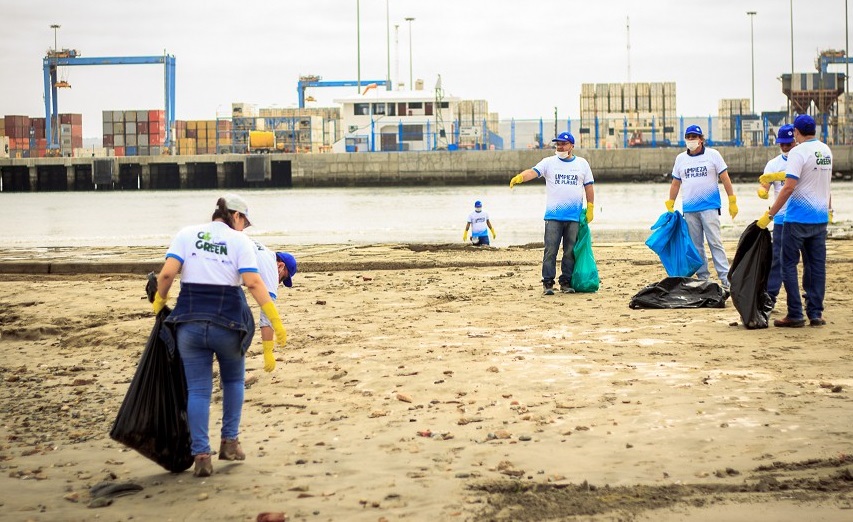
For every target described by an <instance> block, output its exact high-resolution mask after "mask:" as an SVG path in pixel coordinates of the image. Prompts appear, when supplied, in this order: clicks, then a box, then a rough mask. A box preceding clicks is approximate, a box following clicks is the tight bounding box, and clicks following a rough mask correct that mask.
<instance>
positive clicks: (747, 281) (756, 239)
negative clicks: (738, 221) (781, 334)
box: [729, 221, 773, 330]
mask: <svg viewBox="0 0 853 522" xmlns="http://www.w3.org/2000/svg"><path fill="white" fill-rule="evenodd" d="M772 263H773V244H772V239H771V237H770V232H769V231H768V230H767V229H762V228H759V227H758V225H757V224H756V222H755V221H753V222H752V224H750V225H748V226H747V227H746V229H744V231H743V233H742V234H741V235H740V240H738V244H737V252H736V253H735V258H734V261H732V267H731V269H730V270H729V281H730V282H731V293H732V304H734V305H735V308H736V309H737V311H738V313H739V314H740V318H741V320H742V321H743V325H744V326H746V327H747V328H748V329H750V330H752V329H755V328H767V326H769V323H770V311H771V310H773V300H772V299H771V297H770V294H768V293H767V278H768V276H769V275H770V265H771V264H772Z"/></svg>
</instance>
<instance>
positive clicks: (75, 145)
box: [71, 136, 83, 149]
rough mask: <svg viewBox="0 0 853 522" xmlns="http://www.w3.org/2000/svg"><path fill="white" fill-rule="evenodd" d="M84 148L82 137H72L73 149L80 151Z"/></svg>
mask: <svg viewBox="0 0 853 522" xmlns="http://www.w3.org/2000/svg"><path fill="white" fill-rule="evenodd" d="M82 146H83V137H82V136H71V147H72V148H75V149H79V148H80V147H82Z"/></svg>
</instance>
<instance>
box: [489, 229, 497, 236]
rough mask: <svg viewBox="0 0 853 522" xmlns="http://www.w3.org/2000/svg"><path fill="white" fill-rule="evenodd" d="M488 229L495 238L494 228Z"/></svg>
mask: <svg viewBox="0 0 853 522" xmlns="http://www.w3.org/2000/svg"><path fill="white" fill-rule="evenodd" d="M489 230H490V231H491V233H492V239H495V238H496V237H498V235H497V234H495V229H494V228H490V229H489Z"/></svg>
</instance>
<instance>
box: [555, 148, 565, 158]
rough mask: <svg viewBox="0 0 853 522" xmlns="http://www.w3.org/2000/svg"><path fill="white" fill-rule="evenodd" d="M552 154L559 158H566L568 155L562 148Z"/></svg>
mask: <svg viewBox="0 0 853 522" xmlns="http://www.w3.org/2000/svg"><path fill="white" fill-rule="evenodd" d="M554 154H555V155H556V156H557V157H558V158H560V159H566V158H568V157H569V153H568V152H566V151H564V150H555V151H554Z"/></svg>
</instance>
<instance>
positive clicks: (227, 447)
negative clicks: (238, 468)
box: [219, 439, 246, 460]
mask: <svg viewBox="0 0 853 522" xmlns="http://www.w3.org/2000/svg"><path fill="white" fill-rule="evenodd" d="M219 460H246V454H245V453H243V448H241V447H240V439H222V443H221V444H219Z"/></svg>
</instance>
